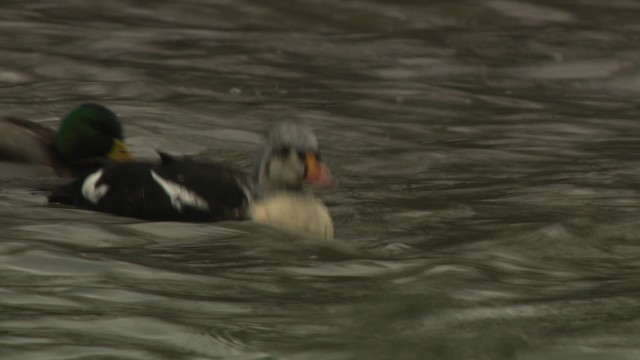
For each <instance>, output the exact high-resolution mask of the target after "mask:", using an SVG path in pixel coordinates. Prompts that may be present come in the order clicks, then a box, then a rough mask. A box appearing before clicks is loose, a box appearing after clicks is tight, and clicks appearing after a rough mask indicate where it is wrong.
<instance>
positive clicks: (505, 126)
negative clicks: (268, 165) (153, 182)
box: [0, 0, 640, 360]
mask: <svg viewBox="0 0 640 360" xmlns="http://www.w3.org/2000/svg"><path fill="white" fill-rule="evenodd" d="M639 18H640V3H639V2H637V1H630V0H613V1H592V0H571V1H564V2H561V3H559V2H555V1H536V2H534V1H528V2H527V1H507V0H489V1H456V2H452V1H394V2H391V1H338V0H327V1H315V0H314V1H311V0H306V1H304V0H299V1H280V0H273V1H256V0H237V1H235V0H234V1H205V0H191V1H164V0H158V1H136V0H118V1H103V2H100V3H96V2H87V1H74V0H61V1H55V2H51V1H43V0H34V1H5V2H4V4H3V8H2V11H1V12H0V110H1V112H2V113H3V114H10V115H14V116H21V117H25V118H28V119H32V120H34V121H38V122H41V123H43V124H46V125H49V126H52V127H54V126H56V125H57V122H58V119H59V117H60V115H62V114H64V113H65V112H67V111H68V110H69V109H70V108H72V107H74V106H76V105H78V104H80V103H82V102H85V101H94V102H100V103H103V104H105V105H108V106H109V107H111V108H113V109H114V110H115V111H116V112H117V113H118V114H119V115H120V116H121V118H122V120H123V122H124V125H125V128H126V135H127V137H128V143H129V144H130V146H131V148H132V150H133V152H134V153H135V154H136V155H137V156H138V157H141V158H146V159H154V157H155V153H154V150H155V149H163V150H166V151H170V152H173V153H184V154H197V155H198V156H201V157H203V158H207V159H216V160H222V161H226V162H230V163H232V164H235V165H237V166H240V167H243V168H247V169H250V168H251V166H252V163H253V158H254V155H255V152H256V148H257V146H258V144H259V142H260V136H261V134H263V132H264V131H265V130H266V129H267V128H268V127H269V124H270V123H272V122H273V121H274V120H277V119H280V118H301V119H304V120H306V121H307V122H308V123H310V124H311V125H312V127H313V128H314V129H315V130H316V132H317V135H318V137H319V139H320V142H321V146H322V148H323V155H324V157H325V159H327V161H328V163H329V165H330V166H331V168H332V171H333V173H334V174H336V176H337V177H338V178H339V180H340V186H339V187H337V188H335V189H332V190H329V191H324V192H322V193H319V194H318V196H319V197H321V198H322V199H323V200H324V201H325V203H326V204H327V205H328V207H329V208H330V211H331V213H332V215H333V217H334V221H335V225H336V235H337V239H336V240H335V241H334V242H333V243H331V244H319V243H316V242H313V241H310V240H305V239H301V238H297V237H295V236H292V235H288V234H286V233H282V232H278V231H276V230H272V229H269V228H265V227H261V226H258V225H256V224H252V223H218V224H187V223H150V222H144V221H139V220H135V219H129V218H119V217H114V216H110V215H106V214H98V213H91V212H87V211H79V210H73V209H68V208H60V207H49V206H47V205H46V204H45V195H44V194H43V193H42V192H40V191H37V190H38V189H40V188H42V187H46V186H48V185H49V184H52V183H54V182H56V181H57V180H56V179H53V178H52V177H50V176H49V174H48V173H47V172H46V171H44V170H43V169H33V168H25V167H23V166H16V165H13V164H7V163H3V164H0V358H1V359H11V360H20V359H24V360H33V359H74V360H79V359H323V360H324V359H522V360H531V359H562V360H565V359H576V360H577V359H581V360H582V359H638V358H640V311H638V309H639V308H640V219H639V215H640V207H639V204H640V194H639V192H638V190H639V187H638V185H637V184H638V179H639V178H640V155H639V150H640V122H639V121H640V101H639V100H638V99H639V98H640V48H639V47H638V44H640V25H639V23H638V19H639Z"/></svg>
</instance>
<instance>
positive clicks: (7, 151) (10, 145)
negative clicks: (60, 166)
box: [0, 117, 55, 165]
mask: <svg viewBox="0 0 640 360" xmlns="http://www.w3.org/2000/svg"><path fill="white" fill-rule="evenodd" d="M54 136H55V131H53V130H51V129H49V128H46V127H44V126H42V125H40V124H37V123H34V122H31V121H27V120H22V119H17V118H12V117H3V118H0V160H5V161H15V162H24V163H32V164H41V165H51V162H52V158H51V152H52V151H53V138H54Z"/></svg>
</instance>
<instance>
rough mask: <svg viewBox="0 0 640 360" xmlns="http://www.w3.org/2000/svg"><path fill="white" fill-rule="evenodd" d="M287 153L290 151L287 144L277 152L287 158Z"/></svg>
mask: <svg viewBox="0 0 640 360" xmlns="http://www.w3.org/2000/svg"><path fill="white" fill-rule="evenodd" d="M289 153H291V148H289V147H288V146H283V147H282V148H281V149H280V152H279V153H278V155H280V157H282V158H287V157H289Z"/></svg>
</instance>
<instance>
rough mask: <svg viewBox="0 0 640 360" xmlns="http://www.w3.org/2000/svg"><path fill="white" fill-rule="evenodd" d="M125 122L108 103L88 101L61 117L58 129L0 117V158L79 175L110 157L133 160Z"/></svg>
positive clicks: (69, 175) (67, 175)
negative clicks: (125, 136) (121, 120)
mask: <svg viewBox="0 0 640 360" xmlns="http://www.w3.org/2000/svg"><path fill="white" fill-rule="evenodd" d="M131 160H133V156H132V155H131V153H130V152H129V150H128V148H127V146H126V145H125V143H124V135H123V130H122V124H121V123H120V121H119V119H118V117H117V116H116V114H114V113H113V112H112V111H111V110H109V109H108V108H107V107H105V106H102V105H99V104H94V103H86V104H82V105H80V106H78V107H77V108H75V109H73V110H72V111H70V112H69V113H68V114H67V115H66V116H64V117H63V118H62V119H61V122H60V127H59V129H58V130H57V131H55V130H53V129H50V128H47V127H45V126H42V125H40V124H38V123H36V122H33V121H29V120H25V119H20V118H15V117H10V116H5V117H1V118H0V161H10V162H16V163H26V164H36V165H44V166H47V167H49V168H51V169H52V170H53V172H54V174H55V175H56V176H59V177H77V176H82V175H84V174H87V173H89V172H91V171H93V170H95V169H97V168H100V167H102V166H103V165H104V164H105V163H107V162H110V161H131Z"/></svg>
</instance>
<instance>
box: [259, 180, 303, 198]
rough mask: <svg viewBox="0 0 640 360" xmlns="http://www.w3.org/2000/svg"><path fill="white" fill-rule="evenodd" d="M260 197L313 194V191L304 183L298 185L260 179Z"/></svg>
mask: <svg viewBox="0 0 640 360" xmlns="http://www.w3.org/2000/svg"><path fill="white" fill-rule="evenodd" d="M257 190H258V191H257V192H258V197H261V198H267V197H270V196H274V195H281V194H290V195H298V196H311V195H312V192H311V189H309V188H308V187H306V186H303V184H302V183H300V184H297V185H284V184H274V183H271V182H269V181H265V180H263V179H261V181H258V189H257Z"/></svg>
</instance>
